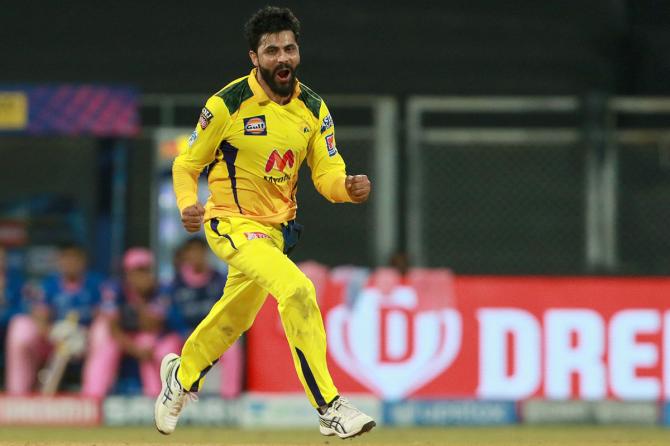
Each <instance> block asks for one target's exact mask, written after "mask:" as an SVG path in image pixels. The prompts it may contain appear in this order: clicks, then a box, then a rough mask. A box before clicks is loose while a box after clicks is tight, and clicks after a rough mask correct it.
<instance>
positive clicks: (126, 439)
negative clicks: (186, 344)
mask: <svg viewBox="0 0 670 446" xmlns="http://www.w3.org/2000/svg"><path fill="white" fill-rule="evenodd" d="M73 443H74V444H88V445H96V446H100V445H105V446H112V445H128V446H134V445H143V446H144V445H193V444H197V445H207V444H209V445H252V444H253V445H266V446H267V445H290V444H295V445H315V446H316V445H319V446H323V445H338V444H342V445H355V444H356V445H369V444H375V445H380V444H383V445H417V446H418V445H449V446H461V445H463V446H464V445H468V446H479V445H481V446H484V445H496V446H503V445H504V446H507V445H509V446H512V445H514V446H517V445H543V446H550V445H551V446H553V445H556V446H571V445H589V446H591V445H593V446H600V445H616V446H623V445H636V446H647V445H654V446H655V445H659V446H660V445H670V429H665V428H660V427H637V426H636V427H629V426H617V427H605V426H558V427H557V426H551V427H549V426H546V427H545V426H542V427H526V426H523V427H521V426H515V427H480V428H472V427H470V428H468V427H448V428H388V427H381V428H379V427H377V428H375V429H374V430H373V431H372V432H370V433H369V434H366V435H364V436H362V437H357V438H354V439H349V440H340V439H338V438H334V437H322V436H321V435H319V433H318V431H317V430H316V429H314V430H281V431H277V430H272V431H271V430H257V431H251V430H240V429H223V428H203V427H197V428H196V427H180V428H179V429H177V431H176V432H175V433H174V434H173V435H170V436H163V435H160V434H158V433H157V432H156V431H155V430H154V429H153V428H149V427H132V428H112V427H104V428H102V427H101V428H28V427H25V428H19V427H9V428H7V427H2V428H0V445H2V446H5V445H12V446H15V445H17V446H18V445H21V446H24V445H37V444H44V445H57V444H59V445H65V444H73Z"/></svg>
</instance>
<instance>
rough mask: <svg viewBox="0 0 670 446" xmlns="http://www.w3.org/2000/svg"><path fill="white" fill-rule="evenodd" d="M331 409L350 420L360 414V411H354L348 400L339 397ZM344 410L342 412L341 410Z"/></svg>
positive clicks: (354, 408)
mask: <svg viewBox="0 0 670 446" xmlns="http://www.w3.org/2000/svg"><path fill="white" fill-rule="evenodd" d="M332 408H333V409H335V410H336V411H337V412H340V413H342V414H343V415H347V416H349V417H351V418H353V417H354V416H356V415H358V414H360V413H361V411H360V410H358V409H356V407H354V405H353V404H351V403H350V402H349V400H348V399H346V398H343V397H339V398H338V399H337V400H336V401H335V402H334V403H333V406H332ZM342 409H344V410H342Z"/></svg>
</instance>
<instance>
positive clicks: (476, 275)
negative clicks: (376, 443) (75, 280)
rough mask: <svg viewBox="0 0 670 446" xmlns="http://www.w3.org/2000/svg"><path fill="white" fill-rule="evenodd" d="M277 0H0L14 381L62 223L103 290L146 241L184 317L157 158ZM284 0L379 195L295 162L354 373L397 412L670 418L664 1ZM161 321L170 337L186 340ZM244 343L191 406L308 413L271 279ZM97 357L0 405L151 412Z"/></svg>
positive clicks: (123, 414)
mask: <svg viewBox="0 0 670 446" xmlns="http://www.w3.org/2000/svg"><path fill="white" fill-rule="evenodd" d="M266 3H267V2H256V1H248V2H244V3H239V2H237V3H231V2H216V3H211V2H210V3H207V2H200V3H190V4H188V5H187V4H186V3H183V2H154V1H147V2H129V1H119V2H113V3H110V4H105V5H103V4H99V3H94V2H82V1H61V2H37V3H26V2H4V3H3V4H2V6H1V7H0V11H1V12H0V61H1V62H0V186H1V187H0V246H2V252H4V254H3V255H2V256H0V259H2V258H4V261H0V279H1V280H0V316H2V317H1V318H0V323H1V324H0V334H2V345H1V346H0V353H2V354H1V355H0V369H2V374H1V376H0V390H1V391H5V392H6V391H7V390H8V387H7V379H6V376H5V371H6V370H7V369H8V365H9V362H10V360H9V358H10V355H9V354H7V353H8V349H9V338H10V336H9V334H8V332H9V327H10V323H11V322H10V321H11V320H12V319H15V318H17V317H19V318H24V319H25V318H28V319H30V318H32V317H33V316H31V313H34V309H35V308H36V307H37V306H39V305H38V304H39V302H41V301H42V299H43V298H44V296H45V295H48V294H49V292H50V291H49V286H51V285H48V283H47V282H45V280H47V281H48V278H49V277H51V276H52V275H53V274H54V273H55V272H57V271H58V268H59V267H58V259H59V249H60V248H62V246H63V245H69V244H75V245H77V246H80V247H81V248H83V250H84V251H85V252H86V254H87V258H88V269H89V271H91V272H95V273H96V274H97V276H96V277H98V279H96V280H98V281H97V282H95V285H92V286H91V290H94V291H91V292H92V293H95V292H97V291H95V290H98V291H99V290H100V288H99V287H100V286H101V287H102V290H103V292H102V294H103V297H104V295H107V296H109V293H110V292H111V291H109V290H110V289H113V290H116V292H117V294H118V293H120V294H123V291H119V290H120V289H121V290H122V288H123V287H122V286H120V285H110V283H112V282H114V281H121V282H123V281H124V280H126V279H127V271H125V272H124V268H123V266H122V260H123V258H124V253H125V252H126V251H127V250H128V249H129V248H131V247H138V246H139V247H146V248H149V249H150V250H151V251H152V252H153V254H154V255H155V258H156V260H155V264H154V265H153V273H154V274H155V276H156V280H157V281H158V282H159V283H160V284H161V287H162V286H165V285H168V284H172V285H173V287H172V288H166V289H165V291H162V294H161V296H162V297H163V298H164V300H163V301H162V302H163V304H164V307H163V309H164V311H165V312H166V314H168V313H169V312H170V311H171V309H172V306H173V304H174V302H175V299H178V298H177V297H175V296H176V294H177V293H175V292H174V281H175V277H177V276H176V274H177V273H178V272H179V271H180V268H181V267H182V266H183V263H179V262H181V261H182V260H183V259H182V260H180V259H178V258H177V257H176V253H177V250H178V248H179V247H180V246H182V244H183V243H184V242H185V241H186V240H187V238H188V237H187V234H186V233H185V232H184V231H183V230H182V228H181V223H180V220H179V212H178V210H177V208H176V205H175V202H174V197H173V193H172V185H171V176H170V169H171V163H172V159H173V158H174V156H175V155H176V154H178V153H179V151H180V150H183V148H184V147H185V146H186V144H187V140H188V136H189V135H190V133H191V131H192V130H193V127H194V126H195V124H196V122H197V119H198V115H199V112H200V109H201V108H202V106H203V104H204V102H205V101H206V99H207V98H208V97H209V96H210V95H211V94H213V93H215V92H216V91H218V90H219V89H220V88H222V87H223V86H224V85H225V84H227V83H228V82H230V81H231V80H233V79H236V78H238V77H241V76H244V75H246V74H248V72H249V70H250V69H251V64H250V62H249V59H248V56H247V46H246V42H245V40H244V37H243V33H242V27H243V24H244V22H245V21H246V20H247V19H248V17H249V16H250V15H251V14H252V13H253V12H254V11H256V10H257V9H258V8H260V7H262V6H264V5H265V4H266ZM283 6H288V7H290V8H291V9H292V10H293V11H294V13H295V14H296V15H297V16H298V18H299V19H300V20H301V23H302V34H301V37H300V50H301V57H302V64H301V67H300V69H299V72H298V77H299V78H300V80H301V81H303V82H304V83H305V84H307V85H309V86H310V87H311V88H312V89H313V90H315V91H316V92H318V93H319V94H320V95H321V96H322V97H323V98H324V100H325V101H326V102H327V104H328V106H329V108H330V110H331V113H332V116H333V118H334V122H335V125H336V132H337V145H338V150H339V151H340V153H341V154H342V155H343V157H344V159H345V161H346V162H347V166H348V171H349V173H354V174H355V173H366V174H367V175H368V176H369V177H370V178H371V180H372V183H373V194H372V196H371V199H370V201H369V202H368V203H367V204H365V205H363V206H352V205H332V204H330V203H328V202H326V200H325V199H323V198H322V197H320V196H319V195H318V194H317V192H316V191H315V190H314V188H313V186H312V185H311V184H310V183H311V182H310V180H309V171H308V169H307V167H305V168H304V169H303V170H302V171H301V180H300V187H299V191H300V192H299V194H298V200H299V206H300V209H299V214H298V220H299V221H301V223H303V224H304V225H305V227H306V230H305V234H304V237H303V239H302V240H301V243H300V246H299V247H298V249H297V250H296V251H295V254H294V255H293V258H294V260H295V261H296V262H299V264H300V265H301V267H302V268H303V269H304V271H305V273H306V274H307V275H308V276H309V277H310V278H311V279H312V280H313V282H314V283H315V285H316V287H317V291H318V293H319V299H320V304H321V308H322V311H323V314H324V322H325V324H326V328H327V331H328V339H329V349H330V350H329V358H328V359H329V366H330V369H331V372H332V374H333V376H334V378H335V380H336V383H337V384H338V386H339V388H340V390H341V391H342V393H343V394H347V395H353V399H354V400H355V401H356V402H358V404H360V405H361V407H362V408H364V409H365V410H368V411H370V412H371V413H372V414H373V415H374V416H375V417H377V419H378V420H380V422H381V424H384V425H386V426H389V427H390V426H445V425H502V424H518V423H525V424H529V423H571V422H575V423H588V424H610V423H622V422H623V423H634V424H641V425H662V424H664V423H670V408H668V407H666V405H665V401H666V400H670V390H669V389H670V297H669V296H670V280H668V279H667V275H668V273H669V272H670V231H668V222H669V221H670V83H669V82H668V79H670V51H668V50H669V49H670V1H667V0H656V1H633V0H629V1H626V0H590V1H588V2H584V1H576V0H564V1H560V2H559V1H545V2H532V1H522V2H514V3H513V4H510V3H509V2H494V1H484V0H476V1H468V2H460V1H442V2H422V1H415V2H409V3H408V2H399V1H385V2H353V1H352V2H349V1H340V2H283ZM201 184H202V186H203V187H202V188H201V191H200V192H201V196H202V198H203V200H204V199H206V197H207V190H206V178H205V177H203V178H201ZM201 235H202V234H201ZM209 261H210V263H211V265H212V268H215V269H216V270H218V271H219V272H220V273H221V274H222V275H223V276H225V274H226V265H224V264H222V263H221V262H220V261H218V260H216V259H214V258H212V257H211V256H210V258H209ZM45 283H47V285H45ZM54 283H56V284H57V283H58V279H56V282H54ZM101 284H102V285H101ZM53 286H56V287H57V285H53ZM115 287H116V288H115ZM217 289H218V288H217ZM161 290H163V288H161ZM61 291H63V290H56V291H53V292H52V295H53V296H57V295H59V294H58V293H61ZM63 292H65V291H63ZM106 293H107V294H106ZM171 293H172V294H171ZM212 293H213V294H212ZM217 293H218V292H217V291H216V290H214V291H213V292H211V293H210V294H211V295H212V296H211V297H212V298H213V299H215V298H216V296H215V295H216V294H217ZM61 294H62V293H61ZM54 298H55V297H54ZM184 299H187V298H184ZM183 302H184V301H182V303H183ZM47 303H49V302H47ZM186 305H187V306H188V301H187V300H186ZM97 311H98V310H97V309H96V315H97V314H98V313H97ZM170 320H171V319H170V318H169V317H167V316H166V318H165V320H163V321H162V323H163V325H162V326H161V328H160V329H159V330H158V332H157V333H158V334H157V335H156V336H157V337H158V338H159V339H164V338H165V337H166V336H171V335H173V334H178V335H180V336H182V337H183V336H184V334H185V332H183V331H182V332H180V331H179V330H177V329H175V328H174V327H173V326H172V325H170V324H171V322H170ZM89 326H90V325H89ZM136 328H137V327H134V328H133V327H130V328H127V332H128V333H134V331H133V330H135V329H136ZM45 330H46V329H45ZM23 333H25V331H24V332H23ZM45 333H47V331H42V332H39V333H38V332H35V336H36V338H35V340H34V342H41V344H39V345H40V346H45V345H46V346H47V347H45V348H46V350H45V351H44V352H43V353H44V354H43V355H41V356H40V360H41V361H43V360H47V358H49V357H51V358H53V356H50V355H51V351H50V350H49V349H48V344H49V343H45V342H43V341H44V339H43V336H44V335H45ZM39 337H42V338H41V340H37V338H39ZM352 339H355V340H356V342H354V343H352V342H350V341H351V340H352ZM89 340H90V336H89ZM51 344H53V343H51ZM26 345H28V344H26ZM30 345H38V344H30ZM40 348H41V347H40ZM236 349H237V350H236V353H235V355H237V356H235V357H234V358H229V360H228V361H222V363H223V366H220V367H219V366H217V367H216V368H215V369H214V370H213V371H212V373H211V375H212V377H210V379H209V380H208V387H207V389H206V390H205V391H204V392H203V393H204V395H203V398H202V399H201V402H200V404H199V405H194V407H192V408H189V410H191V412H190V415H187V421H186V422H188V423H191V424H196V425H198V424H206V425H210V426H224V425H225V426H244V427H252V428H256V427H259V428H260V427H286V426H289V427H298V426H301V427H305V426H312V425H314V426H316V424H315V422H314V421H315V420H314V419H313V418H314V417H313V414H312V410H311V408H310V407H309V406H308V405H307V403H306V399H305V398H304V395H302V393H301V387H300V385H299V382H298V380H297V379H296V377H295V374H294V372H293V369H292V363H291V361H290V355H289V352H288V350H287V349H286V344H285V339H284V335H283V333H282V331H281V327H280V325H279V322H278V317H277V314H276V310H275V305H274V302H273V300H272V299H268V302H267V305H266V306H265V307H264V308H263V309H262V310H261V312H260V313H259V316H258V319H257V323H256V325H255V326H254V327H253V328H252V330H251V331H250V332H249V333H247V334H246V335H245V336H244V337H243V339H242V340H241V341H240V343H239V345H238V346H237V347H236ZM145 360H146V358H145ZM84 363H85V360H84V359H77V358H74V359H73V360H70V361H69V363H68V364H67V365H66V366H65V371H64V374H63V379H62V381H61V382H60V384H59V387H58V394H59V395H61V396H60V397H57V398H55V399H49V400H42V399H35V398H25V397H26V396H27V395H33V396H35V395H39V394H40V393H41V390H40V389H41V388H43V387H44V376H45V375H44V373H43V374H42V375H41V378H40V379H36V380H35V381H34V384H32V381H31V384H30V389H28V390H27V391H22V392H18V393H16V392H6V393H5V394H4V396H0V424H3V425H13V424H26V423H28V424H30V423H34V424H50V423H52V424H65V425H67V424H71V423H78V424H82V423H83V424H90V425H98V424H104V425H113V426H118V425H134V424H139V425H146V426H151V425H152V423H153V421H152V418H151V417H152V413H151V407H152V404H153V402H152V399H151V397H150V396H144V397H143V396H142V393H143V390H142V388H143V386H142V380H141V375H142V373H141V371H140V370H141V366H140V365H139V364H138V361H137V360H135V359H132V358H130V357H128V355H125V356H124V357H123V358H122V359H121V361H120V362H119V374H118V379H117V380H116V381H115V382H114V383H113V385H112V386H111V388H110V391H109V392H108V395H107V396H106V397H102V398H97V397H96V398H90V395H88V396H86V395H84V396H82V384H81V383H82V379H83V375H84V373H83V372H82V364H84ZM226 364H228V365H226ZM231 364H232V365H231ZM42 367H43V364H42V363H41V362H40V363H39V364H35V365H34V367H33V368H34V369H36V370H37V369H40V368H42ZM222 383H223V384H222ZM226 383H227V385H228V386H229V387H226ZM231 383H232V384H231ZM144 393H145V394H147V390H146V388H145V389H144ZM148 393H150V392H148ZM35 407H39V408H41V409H40V410H34V409H35ZM287 408H290V409H287ZM187 413H188V412H187ZM27 414H33V415H27ZM278 425H279V426H278ZM635 432H643V431H633V433H635ZM641 435H642V434H641ZM640 438H641V437H640ZM138 441H139V440H138ZM408 441H409V440H408Z"/></svg>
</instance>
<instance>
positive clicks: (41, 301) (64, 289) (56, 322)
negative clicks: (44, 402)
mask: <svg viewBox="0 0 670 446" xmlns="http://www.w3.org/2000/svg"><path fill="white" fill-rule="evenodd" d="M101 282H102V280H101V277H100V276H99V275H97V274H95V273H92V272H88V271H87V259H86V253H85V252H84V250H83V249H82V248H81V247H79V246H75V245H67V246H64V247H62V248H61V249H60V253H59V258H58V272H57V273H56V274H53V275H51V276H48V277H47V278H45V279H44V280H43V281H42V283H41V285H40V286H38V287H36V288H35V289H33V290H32V291H31V292H30V293H29V295H28V298H29V301H28V302H27V307H28V313H29V314H17V315H15V316H14V317H12V319H11V321H10V323H9V328H8V331H7V350H6V364H7V367H6V386H7V393H9V394H10V395H25V394H28V393H30V392H31V391H32V390H33V387H34V386H35V384H36V381H37V379H36V378H37V374H38V370H39V368H40V367H41V366H42V365H43V364H45V363H46V361H47V359H49V357H50V356H51V354H52V353H53V352H54V346H55V344H56V343H59V342H62V341H64V340H66V338H68V337H69V336H70V335H77V336H79V337H80V338H81V337H82V336H85V331H84V330H82V329H81V328H85V327H88V326H89V325H90V323H91V321H92V320H93V316H94V314H95V312H96V310H97V308H98V305H99V303H100V284H101ZM65 321H69V322H67V323H66V322H65ZM54 328H56V330H54ZM63 329H67V330H65V331H66V332H65V333H64V331H63ZM77 344H78V345H81V346H82V350H83V348H85V339H80V340H79V342H78V343H77ZM58 379H59V378H58Z"/></svg>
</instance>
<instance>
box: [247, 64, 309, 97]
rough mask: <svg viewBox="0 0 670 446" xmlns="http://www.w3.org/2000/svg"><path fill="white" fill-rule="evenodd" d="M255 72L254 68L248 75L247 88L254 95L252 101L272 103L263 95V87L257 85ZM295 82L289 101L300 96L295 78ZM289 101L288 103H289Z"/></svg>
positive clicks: (298, 83) (298, 82)
mask: <svg viewBox="0 0 670 446" xmlns="http://www.w3.org/2000/svg"><path fill="white" fill-rule="evenodd" d="M256 71H257V69H256V68H254V69H252V70H251V73H249V86H250V87H251V91H252V92H253V93H254V99H255V100H256V101H258V102H268V101H272V99H270V97H269V96H268V95H267V93H265V90H263V87H261V84H259V83H258V79H256ZM295 81H296V82H295V88H294V89H293V94H292V95H291V101H292V100H293V99H294V98H297V97H298V96H300V93H301V90H300V80H299V79H298V78H296V80H295ZM291 101H289V103H290V102H291Z"/></svg>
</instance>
